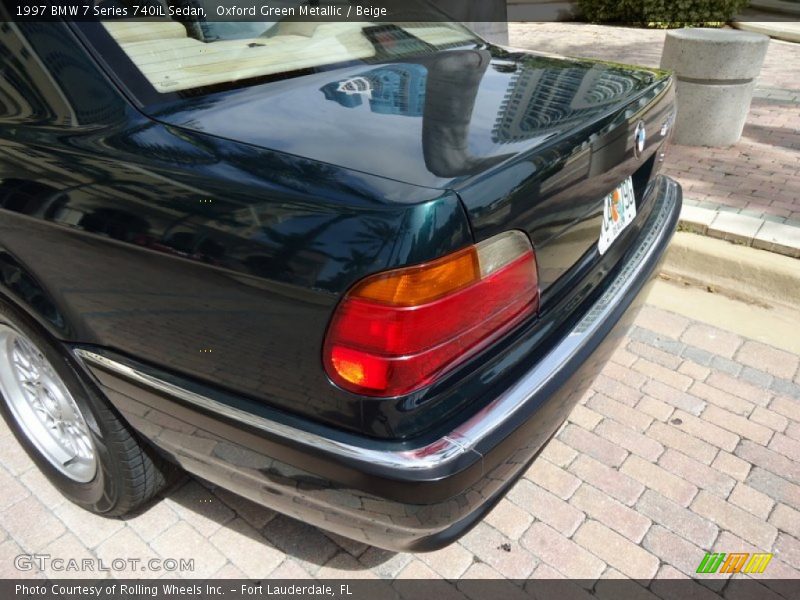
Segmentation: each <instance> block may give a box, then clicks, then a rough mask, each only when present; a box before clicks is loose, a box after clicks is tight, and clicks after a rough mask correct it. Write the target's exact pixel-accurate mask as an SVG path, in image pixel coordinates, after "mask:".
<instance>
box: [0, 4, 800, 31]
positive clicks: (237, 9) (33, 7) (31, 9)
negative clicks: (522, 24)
mask: <svg viewBox="0 0 800 600" xmlns="http://www.w3.org/2000/svg"><path fill="white" fill-rule="evenodd" d="M795 4H796V5H797V8H796V9H795V8H793V7H794V6H795ZM795 4H793V3H791V2H786V3H784V4H782V5H781V6H784V5H785V6H788V7H789V9H786V8H782V9H781V11H782V12H763V11H762V12H757V11H752V10H750V11H748V10H744V11H743V12H738V14H737V5H735V4H733V3H719V4H717V5H715V4H714V3H709V2H707V1H704V0H686V1H684V2H681V3H677V2H675V3H673V2H663V3H657V2H653V1H652V0H630V1H628V2H625V3H620V8H619V9H618V10H617V11H616V12H613V11H612V12H610V13H606V12H603V13H600V12H598V13H597V14H589V15H586V16H587V17H589V19H592V18H602V19H608V20H609V21H613V22H615V23H616V24H621V25H625V24H628V25H638V26H647V25H650V26H652V25H653V24H654V23H665V24H673V25H676V26H682V25H694V24H698V23H696V22H697V21H698V20H699V21H702V22H704V23H717V24H721V23H725V22H728V21H731V20H732V19H734V18H735V19H736V20H738V21H778V22H779V21H799V20H800V2H797V3H795ZM3 8H4V10H3V11H2V12H3V14H2V15H0V20H3V21H36V22H42V21H45V22H46V21H54V20H70V21H97V20H111V19H128V20H149V19H175V20H179V21H209V22H223V21H224V22H234V21H276V20H287V19H288V20H291V19H294V20H301V21H308V20H314V21H386V22H388V21H395V22H398V21H403V22H407V21H417V22H442V21H458V22H463V23H474V22H493V23H504V22H507V21H509V20H512V21H557V20H564V19H578V20H582V19H584V17H583V16H582V15H581V12H580V6H579V3H578V2H544V3H542V2H534V1H531V2H527V3H526V2H519V1H516V2H514V1H511V0H3ZM787 11H788V12H787ZM599 15H600V16H599ZM584 20H585V19H584Z"/></svg>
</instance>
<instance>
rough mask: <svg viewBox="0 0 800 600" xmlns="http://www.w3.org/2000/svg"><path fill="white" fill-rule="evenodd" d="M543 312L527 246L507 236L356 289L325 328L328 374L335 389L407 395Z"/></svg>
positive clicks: (520, 236) (521, 237) (517, 235)
mask: <svg viewBox="0 0 800 600" xmlns="http://www.w3.org/2000/svg"><path fill="white" fill-rule="evenodd" d="M538 308H539V286H538V275H537V271H536V257H535V255H534V252H533V248H532V247H531V244H530V241H529V240H528V237H527V236H526V235H525V234H524V233H522V232H521V231H510V232H507V233H503V234H500V235H498V236H495V237H493V238H491V239H489V240H486V241H484V242H481V243H479V244H477V245H475V246H470V247H469V248H465V249H463V250H460V251H458V252H455V253H453V254H450V255H448V256H445V257H443V258H440V259H438V260H435V261H432V262H429V263H425V264H422V265H417V266H413V267H406V268H403V269H397V270H394V271H388V272H385V273H379V274H377V275H374V276H372V277H368V278H367V279H364V280H363V281H361V282H359V283H357V284H356V285H355V286H354V287H353V288H352V289H351V290H350V291H349V292H348V293H347V295H346V296H345V298H344V299H343V300H342V302H341V304H339V306H338V308H337V309H336V313H335V314H334V317H333V320H332V321H331V325H330V327H329V328H328V333H327V337H326V339H325V348H324V362H325V370H326V371H327V373H328V376H329V377H330V378H331V379H332V380H333V381H334V382H335V383H336V384H337V385H339V386H341V387H342V388H344V389H346V390H350V391H352V392H356V393H358V394H363V395H367V396H378V397H387V398H388V397H392V396H399V395H402V394H407V393H409V392H412V391H414V390H417V389H420V388H422V387H425V386H426V385H428V384H430V383H431V382H433V381H434V380H435V379H436V378H437V377H438V376H440V375H441V374H443V373H444V372H446V371H448V370H449V369H452V368H453V367H454V366H455V365H457V364H458V363H461V362H463V361H464V360H465V359H467V358H468V357H469V356H471V355H473V354H475V353H476V352H478V351H480V350H481V349H482V348H485V347H486V346H487V345H488V344H490V343H491V342H493V341H494V340H496V339H497V338H498V337H500V336H501V335H503V334H504V333H506V332H507V331H508V330H509V329H510V328H512V327H513V326H514V325H515V324H517V323H519V322H520V321H521V320H522V319H524V318H525V317H527V316H529V315H531V314H533V313H535V312H536V311H537V310H538Z"/></svg>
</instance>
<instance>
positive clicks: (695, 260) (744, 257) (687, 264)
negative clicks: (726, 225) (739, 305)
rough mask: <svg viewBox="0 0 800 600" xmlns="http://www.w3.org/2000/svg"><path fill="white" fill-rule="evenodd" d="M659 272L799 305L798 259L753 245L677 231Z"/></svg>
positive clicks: (761, 299) (746, 296) (747, 297)
mask: <svg viewBox="0 0 800 600" xmlns="http://www.w3.org/2000/svg"><path fill="white" fill-rule="evenodd" d="M737 216H738V215H737ZM662 272H663V273H664V274H665V275H667V276H670V277H673V278H677V279H682V280H685V281H688V282H692V283H702V284H703V285H704V286H707V287H709V288H710V289H712V290H713V291H718V292H720V293H723V294H726V295H728V296H732V297H734V298H739V299H743V300H745V301H751V302H754V303H758V304H767V305H769V304H771V303H777V304H782V305H788V306H795V307H796V306H800V261H798V260H797V259H794V258H789V257H787V256H782V255H780V254H775V253H773V252H767V251H764V250H759V249H757V248H747V247H743V246H741V245H735V244H731V243H729V242H726V241H723V240H720V239H714V238H711V237H704V236H700V235H696V234H694V233H688V232H682V231H679V232H678V233H676V234H675V237H674V238H673V241H672V244H671V245H670V247H669V250H668V252H667V257H666V261H665V263H664V266H663V267H662Z"/></svg>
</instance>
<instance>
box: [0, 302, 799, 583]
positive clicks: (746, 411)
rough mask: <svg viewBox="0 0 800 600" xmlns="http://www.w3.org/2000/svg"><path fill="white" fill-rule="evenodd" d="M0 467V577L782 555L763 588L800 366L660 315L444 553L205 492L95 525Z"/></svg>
mask: <svg viewBox="0 0 800 600" xmlns="http://www.w3.org/2000/svg"><path fill="white" fill-rule="evenodd" d="M788 333H789V332H787V334H788ZM0 465H2V466H0V490H1V491H0V577H17V576H20V575H28V576H34V577H36V576H38V577H40V576H43V575H44V574H45V573H40V572H37V571H31V572H28V573H20V572H18V571H16V570H15V569H14V566H13V562H12V559H13V557H14V556H16V555H18V554H19V553H22V552H27V553H34V552H37V553H42V552H43V553H47V554H50V555H52V556H53V557H61V558H78V559H80V558H83V557H91V556H95V557H100V558H103V559H104V560H105V561H106V563H107V564H110V562H111V561H112V560H113V559H114V558H130V557H136V558H139V559H142V560H145V559H147V558H150V557H164V558H183V557H194V558H195V559H196V563H195V569H196V570H195V572H194V573H185V575H186V576H191V575H194V576H199V577H208V576H216V577H253V578H257V577H275V578H277V577H280V578H290V579H293V578H297V577H310V576H317V577H348V578H349V577H373V576H377V577H395V576H398V577H429V576H430V577H435V576H443V577H447V578H458V577H468V578H473V577H475V578H477V577H498V578H499V577H507V578H527V577H533V578H552V577H561V576H568V577H573V578H596V577H631V578H637V579H639V578H641V579H645V578H651V577H654V576H657V577H685V576H686V575H688V574H693V573H694V571H695V569H696V567H697V565H698V564H699V562H700V560H701V559H702V558H703V556H704V554H705V552H706V551H709V550H714V551H720V552H736V551H744V552H749V551H756V549H758V550H761V551H766V552H773V553H774V554H775V558H774V559H773V560H772V562H771V563H770V564H769V567H768V568H769V575H770V580H769V581H765V583H767V584H768V585H771V586H775V587H780V586H781V585H782V584H781V582H780V581H779V580H778V579H779V578H797V577H800V542H799V541H798V538H800V512H798V511H800V373H799V372H798V357H797V356H796V355H794V354H791V353H788V352H784V351H782V350H778V349H776V348H773V347H770V346H767V345H764V344H761V343H758V342H755V341H752V340H747V339H743V338H741V337H739V336H737V335H735V334H733V333H730V332H727V331H722V330H719V329H715V328H712V327H710V326H707V325H704V324H702V323H699V322H695V321H691V320H690V319H688V318H686V317H683V316H680V315H677V314H673V313H670V312H666V311H663V310H660V309H657V308H655V307H653V306H649V305H648V306H647V307H645V309H644V311H643V312H642V314H641V315H640V317H639V318H638V321H637V325H636V327H635V328H634V329H633V330H632V331H631V334H630V337H629V338H628V339H627V340H626V342H625V343H624V345H623V346H622V347H620V349H619V350H618V351H617V352H616V354H615V355H614V358H613V361H612V362H610V363H609V364H608V365H607V367H606V368H605V371H604V372H603V374H602V375H601V376H600V377H599V379H597V381H596V383H595V384H594V386H593V389H592V390H591V392H590V393H588V394H587V395H586V396H585V398H584V399H583V401H582V403H581V404H580V405H579V406H577V407H576V408H575V410H574V411H573V413H572V415H571V416H570V418H569V421H568V423H566V424H565V426H564V427H563V428H562V430H561V431H560V433H559V434H558V436H557V437H556V438H555V439H554V440H553V441H552V442H551V443H550V444H549V445H548V446H547V448H546V449H545V451H544V453H543V455H542V456H541V458H540V459H539V460H538V461H537V462H536V463H535V464H534V465H533V467H532V468H531V469H530V470H529V471H528V472H527V473H526V474H525V476H524V478H523V479H522V480H520V481H519V482H518V483H517V484H516V486H515V487H514V488H513V489H512V490H511V491H510V493H509V494H508V496H507V498H505V499H504V500H502V501H501V502H500V504H499V505H498V506H497V508H496V509H495V510H494V511H493V512H492V513H491V514H490V515H489V516H488V517H487V518H486V520H485V521H484V522H482V523H480V524H479V525H478V526H477V527H476V528H475V529H474V530H473V531H472V532H471V533H470V534H468V535H467V536H466V537H464V538H463V539H462V540H461V541H460V542H459V543H456V544H453V545H452V546H450V547H448V548H446V549H444V550H441V551H439V552H435V553H432V554H424V555H416V556H414V555H407V554H394V553H391V552H386V551H383V550H379V549H377V548H371V547H368V546H366V545H364V544H360V543H357V542H352V541H349V540H346V539H343V538H339V537H337V536H333V535H328V534H326V533H323V532H322V531H320V530H317V529H314V528H312V527H309V526H307V525H304V524H302V523H300V522H297V521H295V520H292V519H290V518H287V517H284V516H281V515H277V514H275V513H274V512H272V511H269V510H266V509H263V508H260V507H258V506H256V505H253V504H251V503H249V502H247V501H245V500H242V499H240V498H238V497H236V496H234V495H232V494H230V493H228V492H226V491H224V490H221V489H212V488H209V487H207V486H205V485H203V484H201V483H199V482H198V481H196V480H190V481H189V482H187V483H185V484H184V485H183V486H182V487H180V488H179V489H178V490H177V491H174V492H173V493H171V494H170V495H169V496H168V497H167V498H166V499H164V500H162V501H160V502H158V503H156V504H155V505H154V506H152V507H151V508H150V509H149V510H148V511H146V512H144V513H143V514H141V515H139V516H136V517H134V518H131V519H128V520H106V519H102V518H98V517H94V516H92V515H90V514H88V513H85V512H83V511H81V510H79V509H77V508H75V507H73V506H72V505H71V504H69V503H67V502H65V501H64V500H63V499H62V498H61V497H60V496H59V495H58V494H57V493H56V492H55V491H54V490H53V489H52V488H51V486H50V485H49V484H48V483H47V482H46V481H45V480H44V479H43V477H42V476H41V475H40V474H39V472H38V471H37V470H36V468H35V467H33V465H32V464H31V462H30V461H29V460H28V458H27V457H26V455H25V454H24V453H23V452H22V451H21V450H20V448H19V446H18V445H17V443H16V442H15V440H14V439H13V437H12V436H11V434H10V433H9V431H8V430H7V429H6V428H5V426H4V425H3V426H2V429H0ZM50 574H51V575H59V576H63V575H64V573H50ZM120 575H123V576H127V575H134V576H135V575H140V573H136V572H134V573H120ZM709 583H710V585H712V586H713V585H721V582H714V581H711V582H709Z"/></svg>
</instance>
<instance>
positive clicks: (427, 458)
mask: <svg viewBox="0 0 800 600" xmlns="http://www.w3.org/2000/svg"><path fill="white" fill-rule="evenodd" d="M74 352H75V354H76V355H77V356H78V357H79V358H80V359H82V360H84V361H85V362H87V363H89V364H94V365H96V366H98V367H101V368H103V369H105V370H108V371H111V372H112V373H116V374H118V375H122V376H123V377H124V378H126V379H128V380H130V381H135V382H138V383H141V384H143V385H144V386H146V387H149V388H150V389H152V390H155V391H156V392H160V393H162V394H165V395H167V396H171V397H174V398H178V399H179V400H182V401H184V402H186V403H188V404H192V405H195V406H199V407H200V408H204V409H206V410H208V411H209V412H212V413H216V414H218V415H221V416H223V417H227V418H229V419H233V420H235V421H240V422H242V423H246V424H248V425H250V426H252V427H256V428H258V429H260V430H262V431H265V432H267V433H270V434H272V435H276V436H278V437H282V438H288V439H291V440H292V441H294V442H297V443H300V444H303V445H305V446H310V447H313V448H317V449H320V450H323V451H326V452H330V453H332V454H336V455H339V456H342V457H346V458H353V459H357V460H360V461H364V462H370V463H373V464H376V465H381V466H384V467H389V468H397V469H403V470H412V471H423V470H426V469H432V468H434V467H437V466H439V465H441V464H443V463H447V462H450V461H451V460H453V459H455V458H456V457H458V456H460V455H462V454H464V453H466V452H470V449H469V448H466V447H465V446H464V445H463V444H460V443H458V442H457V441H455V440H453V439H452V438H451V437H450V436H445V437H442V438H440V439H439V440H437V441H435V442H433V443H431V444H429V445H427V446H423V447H421V448H416V449H413V450H403V451H381V450H373V449H371V448H364V447H361V446H354V445H352V444H345V443H343V442H337V441H336V440H332V439H329V438H326V437H322V436H319V435H316V434H314V433H309V432H308V431H303V430H302V429H297V428H296V427H291V426H289V425H284V424H282V423H278V422H276V421H271V420H269V419H265V418H263V417H259V416H258V415H254V414H252V413H249V412H246V411H243V410H239V409H237V408H234V407H232V406H228V405H227V404H223V403H221V402H217V401H216V400H212V399H211V398H208V397H207V396H202V395H200V394H196V393H194V392H191V391H189V390H186V389H184V388H181V387H179V386H176V385H174V384H172V383H169V382H167V381H163V380H161V379H157V378H156V377H153V376H152V375H149V374H147V373H145V372H143V371H141V370H138V369H134V368H133V367H130V366H128V365H126V364H123V363H121V362H119V361H116V360H112V359H110V358H108V357H106V356H103V355H101V354H98V353H97V352H93V351H91V350H87V349H85V348H76V349H75V350H74Z"/></svg>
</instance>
